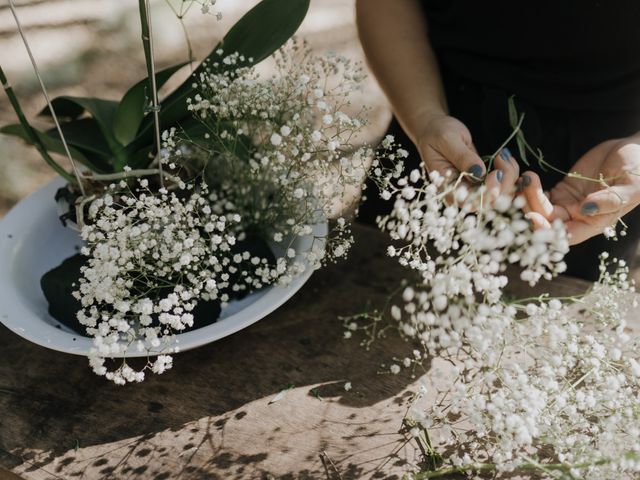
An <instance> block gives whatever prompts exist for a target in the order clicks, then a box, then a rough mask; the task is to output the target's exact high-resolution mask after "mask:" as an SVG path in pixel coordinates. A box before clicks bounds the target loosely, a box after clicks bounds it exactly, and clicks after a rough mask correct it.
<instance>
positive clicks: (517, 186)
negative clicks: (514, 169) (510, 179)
mask: <svg viewBox="0 0 640 480" xmlns="http://www.w3.org/2000/svg"><path fill="white" fill-rule="evenodd" d="M523 188H524V186H523V185H522V177H520V178H519V179H518V180H517V181H516V192H518V193H520V192H521V191H522V189H523Z"/></svg>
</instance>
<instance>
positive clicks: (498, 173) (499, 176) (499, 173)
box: [496, 170, 504, 183]
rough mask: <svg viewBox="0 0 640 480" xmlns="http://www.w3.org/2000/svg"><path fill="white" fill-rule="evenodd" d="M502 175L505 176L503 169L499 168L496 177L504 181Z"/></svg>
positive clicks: (499, 180)
mask: <svg viewBox="0 0 640 480" xmlns="http://www.w3.org/2000/svg"><path fill="white" fill-rule="evenodd" d="M502 177H504V172H503V171H502V170H498V171H497V172H496V178H497V179H498V182H500V183H502Z"/></svg>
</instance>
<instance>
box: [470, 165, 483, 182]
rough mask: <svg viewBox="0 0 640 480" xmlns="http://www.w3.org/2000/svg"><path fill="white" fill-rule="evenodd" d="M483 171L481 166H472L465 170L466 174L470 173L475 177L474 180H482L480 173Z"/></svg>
mask: <svg viewBox="0 0 640 480" xmlns="http://www.w3.org/2000/svg"><path fill="white" fill-rule="evenodd" d="M483 172H484V169H483V168H482V165H472V166H471V167H470V168H469V169H467V173H470V174H471V175H473V176H474V177H475V180H480V179H481V178H482V173H483Z"/></svg>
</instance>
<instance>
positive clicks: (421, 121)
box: [407, 108, 449, 145]
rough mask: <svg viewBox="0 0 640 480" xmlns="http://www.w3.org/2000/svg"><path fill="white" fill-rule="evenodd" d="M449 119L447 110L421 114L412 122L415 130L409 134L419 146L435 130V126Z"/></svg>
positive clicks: (429, 111) (431, 110)
mask: <svg viewBox="0 0 640 480" xmlns="http://www.w3.org/2000/svg"><path fill="white" fill-rule="evenodd" d="M448 117H449V114H448V113H447V111H446V110H444V109H442V108H434V109H430V110H425V111H423V112H421V113H420V114H419V115H417V116H416V117H415V118H414V121H413V122H412V126H413V128H412V129H411V131H410V132H407V133H408V135H409V137H410V138H411V140H412V141H413V142H414V143H415V144H416V145H419V144H420V143H421V141H423V140H424V139H425V138H426V137H427V136H428V135H429V134H430V133H431V132H433V130H434V124H435V123H436V122H438V121H441V120H444V119H446V118H448Z"/></svg>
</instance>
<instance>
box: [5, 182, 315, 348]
mask: <svg viewBox="0 0 640 480" xmlns="http://www.w3.org/2000/svg"><path fill="white" fill-rule="evenodd" d="M63 185H64V182H63V180H62V179H57V180H54V181H52V182H51V183H49V184H48V185H46V186H45V187H43V188H41V189H40V190H38V191H37V192H35V193H33V194H32V195H30V196H29V197H27V198H25V199H24V200H22V201H21V202H20V203H18V204H17V205H16V206H15V207H14V208H13V209H12V210H11V211H10V212H9V213H8V214H7V215H6V217H4V218H3V219H2V220H0V322H1V323H3V324H4V325H5V326H6V327H7V328H9V329H10V330H11V331H13V332H15V333H16V334H18V335H20V336H21V337H24V338H26V339H27V340H29V341H31V342H33V343H36V344H38V345H42V346H43V347H47V348H51V349H53V350H58V351H60V352H66V353H72V354H75V355H88V354H89V351H90V350H91V347H92V340H91V339H90V338H89V337H85V336H81V335H78V334H77V333H75V332H73V331H72V330H70V329H68V328H67V327H65V326H64V325H61V324H60V323H59V322H58V321H56V320H55V319H54V318H52V317H51V316H50V315H49V314H48V311H47V310H48V304H47V301H46V299H45V297H44V294H43V293H42V290H41V288H40V278H41V277H42V275H43V274H44V273H46V272H47V271H49V270H51V269H52V268H54V267H56V266H58V265H59V264H60V263H61V262H62V261H63V260H64V259H66V258H68V257H70V256H72V255H74V254H75V253H76V252H77V249H78V247H79V246H80V239H79V238H78V235H77V233H76V232H74V231H72V230H71V229H69V228H65V227H64V226H63V225H62V223H61V222H60V219H59V218H58V215H59V214H58V212H57V209H56V203H55V200H54V195H55V192H56V190H57V189H58V188H60V187H61V186H63ZM326 234H327V224H326V222H325V223H320V224H318V225H316V226H315V228H314V232H313V234H312V235H310V236H308V237H300V238H297V239H296V245H295V248H296V251H298V252H304V251H307V250H308V249H310V248H311V246H312V243H313V238H314V237H315V238H318V237H321V238H324V237H325V236H326ZM298 260H301V259H298ZM311 274H312V270H311V269H310V268H308V269H306V271H305V272H304V273H303V274H302V275H300V276H298V277H297V278H295V279H294V280H293V281H292V282H291V284H289V285H288V286H286V287H280V286H271V287H268V288H265V289H262V290H260V291H258V292H255V293H252V294H251V295H248V296H247V297H245V298H244V299H242V300H239V301H233V302H230V303H229V305H228V306H227V307H226V308H225V309H223V310H222V313H221V315H220V318H219V320H218V321H217V322H215V323H212V324H211V325H208V326H206V327H202V328H199V329H196V330H192V331H189V332H186V333H181V334H179V335H177V336H176V343H173V344H171V345H168V346H166V345H165V346H163V347H162V349H163V351H166V349H167V348H172V347H175V346H179V348H180V350H189V349H192V348H196V347H199V346H201V345H205V344H207V343H210V342H214V341H216V340H219V339H221V338H223V337H226V336H227V335H231V334H232V333H235V332H237V331H238V330H241V329H243V328H246V327H248V326H249V325H251V324H253V323H255V322H257V321H258V320H260V319H262V318H264V317H265V316H267V315H268V314H269V313H271V312H273V311H274V310H276V309H277V308H278V307H280V306H281V305H282V304H283V303H285V302H286V301H287V300H288V299H289V298H291V297H292V296H293V295H294V294H295V293H296V292H297V291H298V290H299V289H300V288H301V287H302V286H303V285H304V284H305V282H306V281H307V280H308V279H309V277H310V276H311ZM148 348H149V352H147V351H142V352H139V351H137V350H134V349H133V348H129V350H128V351H127V353H126V354H124V355H122V356H124V357H144V356H147V355H149V354H151V355H153V354H154V353H155V354H158V353H161V352H154V351H153V349H152V348H150V347H148Z"/></svg>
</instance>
